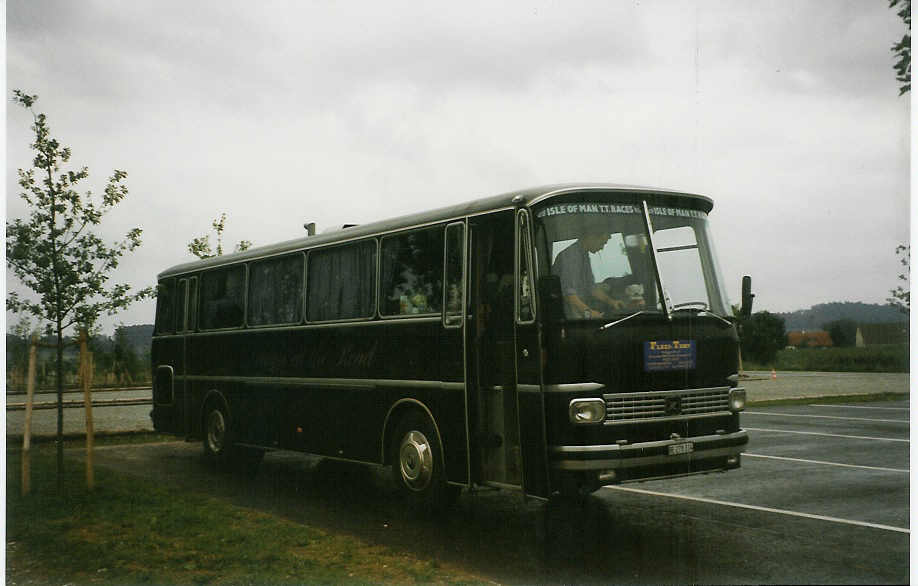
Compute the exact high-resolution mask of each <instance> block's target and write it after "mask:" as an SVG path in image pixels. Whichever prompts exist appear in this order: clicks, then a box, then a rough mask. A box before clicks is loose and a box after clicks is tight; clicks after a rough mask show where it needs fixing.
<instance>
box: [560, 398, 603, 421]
mask: <svg viewBox="0 0 918 586" xmlns="http://www.w3.org/2000/svg"><path fill="white" fill-rule="evenodd" d="M568 414H569V415H570V418H571V423H601V422H602V421H604V420H605V419H606V402H605V401H603V400H602V399H574V400H573V401H571V406H570V408H569V409H568Z"/></svg>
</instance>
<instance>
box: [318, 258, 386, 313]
mask: <svg viewBox="0 0 918 586" xmlns="http://www.w3.org/2000/svg"><path fill="white" fill-rule="evenodd" d="M308 262H309V267H308V270H307V274H308V276H309V277H308V279H307V283H306V297H307V304H306V315H307V319H308V320H309V321H311V322H312V321H331V320H338V319H356V318H369V317H373V315H374V314H375V313H376V303H375V300H376V240H364V241H362V242H355V243H353V244H345V245H343V246H337V247H335V248H327V249H321V250H314V251H310V253H309V260H308Z"/></svg>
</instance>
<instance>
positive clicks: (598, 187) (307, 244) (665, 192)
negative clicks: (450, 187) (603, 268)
mask: <svg viewBox="0 0 918 586" xmlns="http://www.w3.org/2000/svg"><path fill="white" fill-rule="evenodd" d="M590 191H601V192H624V193H627V192H639V193H641V194H642V195H655V196H657V197H659V198H660V199H663V200H666V199H670V198H673V199H676V198H678V199H680V200H682V201H683V202H685V203H689V205H691V206H692V207H696V208H698V209H700V210H702V211H704V212H706V213H707V212H710V211H711V209H712V208H713V207H714V202H713V201H712V200H711V199H710V198H708V197H706V196H703V195H697V194H693V193H686V192H681V191H674V190H670V189H660V188H656V187H644V186H639V185H621V184H615V183H563V184H556V185H544V186H540V187H530V188H528V189H522V190H518V191H511V192H507V193H502V194H500V195H494V196H490V197H484V198H481V199H476V200H472V201H468V202H465V203H460V204H455V205H451V206H447V207H442V208H438V209H434V210H429V211H425V212H418V213H415V214H408V215H406V216H399V217H396V218H389V219H386V220H380V221H377V222H371V223H369V224H360V225H357V226H352V227H349V228H342V229H340V230H335V231H333V232H323V233H322V234H315V235H313V236H302V237H300V238H295V239H293V240H286V241H284V242H278V243H275V244H268V245H265V246H258V247H255V248H250V249H248V250H245V251H243V252H234V253H231V254H224V255H222V256H215V257H211V258H207V259H203V260H195V261H191V262H186V263H182V264H178V265H175V266H172V267H170V268H168V269H166V270H164V271H162V272H161V273H159V275H157V279H161V278H164V277H169V276H173V275H178V274H183V273H188V272H193V271H199V270H202V269H208V268H213V267H217V266H222V265H227V264H233V263H236V262H241V261H247V260H251V259H257V258H262V257H267V256H274V255H276V254H283V253H285V252H296V251H299V250H303V249H306V248H311V247H313V246H318V245H322V244H332V243H335V242H339V241H346V240H353V239H356V238H360V237H365V236H372V235H374V234H379V233H383V232H391V231H395V230H401V229H405V228H411V227H414V226H423V225H426V224H434V223H437V222H443V221H447V220H450V219H454V218H455V219H459V218H463V217H465V216H469V215H475V214H480V213H483V212H488V211H492V210H499V209H506V208H512V207H515V206H524V205H532V204H534V203H538V202H541V201H543V200H545V199H548V198H551V197H555V196H559V195H564V194H570V193H574V192H590Z"/></svg>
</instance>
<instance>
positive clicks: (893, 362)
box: [743, 344, 909, 372]
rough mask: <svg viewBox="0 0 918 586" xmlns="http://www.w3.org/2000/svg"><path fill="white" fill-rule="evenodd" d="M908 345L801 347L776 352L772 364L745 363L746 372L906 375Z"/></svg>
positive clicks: (749, 361)
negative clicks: (797, 371) (796, 371)
mask: <svg viewBox="0 0 918 586" xmlns="http://www.w3.org/2000/svg"><path fill="white" fill-rule="evenodd" d="M908 361H909V355H908V346H907V345H905V344H888V345H882V346H868V347H866V348H801V349H797V350H779V351H778V355H777V357H776V359H775V363H774V364H759V363H756V362H754V361H752V360H744V361H743V368H745V369H746V370H771V369H772V368H775V369H777V370H810V371H822V372H908V371H909V364H908Z"/></svg>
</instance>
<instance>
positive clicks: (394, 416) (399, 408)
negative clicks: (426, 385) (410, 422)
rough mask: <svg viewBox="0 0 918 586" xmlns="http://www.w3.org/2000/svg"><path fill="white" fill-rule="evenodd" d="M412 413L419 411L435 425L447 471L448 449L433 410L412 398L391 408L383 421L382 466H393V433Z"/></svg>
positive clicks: (380, 450)
mask: <svg viewBox="0 0 918 586" xmlns="http://www.w3.org/2000/svg"><path fill="white" fill-rule="evenodd" d="M411 411H417V412H419V413H423V414H424V415H425V416H426V417H427V418H428V419H429V420H430V423H431V424H432V425H433V428H434V432H435V433H436V434H437V442H438V443H439V444H440V461H441V462H443V469H444V470H445V469H446V449H445V448H444V447H443V436H442V434H441V433H440V426H439V424H437V418H436V417H434V415H433V413H432V412H431V410H430V409H429V408H428V407H427V405H425V404H424V403H422V402H421V401H419V400H417V399H412V398H407V397H406V398H403V399H399V400H398V401H396V402H395V403H393V404H392V406H391V407H389V411H388V412H387V413H386V418H385V419H384V420H383V427H382V437H381V439H382V444H381V446H380V448H379V452H380V454H379V455H380V458H379V461H380V463H381V464H383V465H386V464H391V463H392V462H391V461H390V460H391V458H389V447H390V445H391V441H392V433H393V430H394V429H395V427H396V425H397V424H398V422H399V421H400V420H401V419H402V418H403V417H404V416H405V414H407V413H410V412H411Z"/></svg>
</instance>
